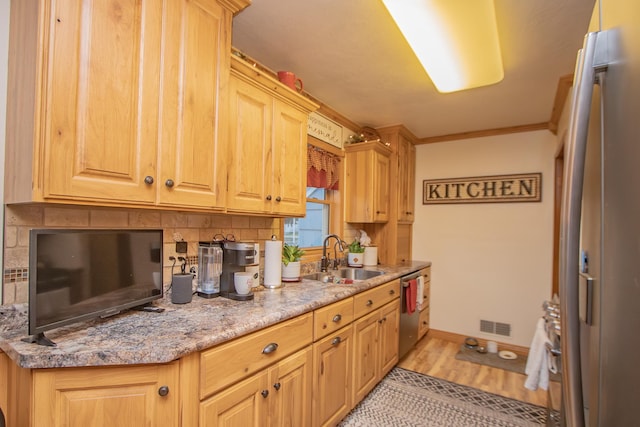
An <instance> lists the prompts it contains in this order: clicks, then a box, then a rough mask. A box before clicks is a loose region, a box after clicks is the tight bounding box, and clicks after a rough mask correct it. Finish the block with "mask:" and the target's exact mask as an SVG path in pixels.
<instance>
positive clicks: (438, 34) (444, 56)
mask: <svg viewBox="0 0 640 427" xmlns="http://www.w3.org/2000/svg"><path fill="white" fill-rule="evenodd" d="M382 3H383V4H384V5H385V7H386V8H387V10H388V11H389V13H390V14H391V17H392V18H393V19H394V21H395V22H396V25H397V26H398V28H399V29H400V32H402V34H403V35H404V38H405V39H406V40H407V42H408V43H409V46H411V49H413V51H414V53H415V54H416V56H417V57H418V60H419V61H420V62H421V63H422V66H423V67H424V69H425V70H426V71H427V74H429V77H431V80H432V81H433V84H434V85H435V86H436V89H438V91H439V92H443V93H447V92H455V91H459V90H464V89H471V88H475V87H479V86H487V85H491V84H494V83H498V82H499V81H501V80H502V78H503V77H504V71H503V69H502V56H501V54H500V43H499V40H498V29H497V25H496V14H495V9H494V5H493V0H382Z"/></svg>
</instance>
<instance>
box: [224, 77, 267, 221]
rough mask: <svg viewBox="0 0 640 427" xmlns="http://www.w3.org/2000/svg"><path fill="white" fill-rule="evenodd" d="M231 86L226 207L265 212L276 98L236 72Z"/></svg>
mask: <svg viewBox="0 0 640 427" xmlns="http://www.w3.org/2000/svg"><path fill="white" fill-rule="evenodd" d="M230 89H231V90H230V96H231V99H230V108H229V114H230V117H229V129H230V130H229V144H228V150H229V164H228V172H227V175H228V182H227V207H228V208H229V209H230V210H233V211H239V212H266V211H267V210H268V209H269V207H268V206H267V202H268V201H267V200H266V198H267V195H268V194H269V193H268V191H270V189H271V177H272V176H273V169H272V167H273V166H272V165H273V162H272V157H273V152H272V147H271V138H272V124H273V99H272V97H271V96H270V95H269V94H268V93H266V92H264V91H262V90H260V89H259V88H257V87H255V86H253V85H251V84H249V83H247V82H246V81H245V80H241V79H240V78H239V77H236V76H234V75H233V74H232V75H231V81H230ZM269 206H270V204H269Z"/></svg>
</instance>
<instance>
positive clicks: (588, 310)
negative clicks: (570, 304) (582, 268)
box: [579, 273, 595, 326]
mask: <svg viewBox="0 0 640 427" xmlns="http://www.w3.org/2000/svg"><path fill="white" fill-rule="evenodd" d="M580 278H581V279H584V287H581V289H580V291H579V292H580V293H582V295H581V297H580V320H582V321H583V322H584V323H586V324H587V325H589V326H591V325H593V282H594V280H595V278H593V277H591V276H589V275H588V274H587V273H580Z"/></svg>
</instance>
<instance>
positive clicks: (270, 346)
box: [262, 342, 278, 354]
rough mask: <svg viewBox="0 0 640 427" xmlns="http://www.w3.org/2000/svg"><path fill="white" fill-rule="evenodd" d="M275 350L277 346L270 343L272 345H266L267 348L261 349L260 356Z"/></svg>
mask: <svg viewBox="0 0 640 427" xmlns="http://www.w3.org/2000/svg"><path fill="white" fill-rule="evenodd" d="M277 349H278V344H276V343H274V342H272V343H269V344H267V346H266V347H265V348H263V349H262V354H269V353H273V352H274V351H276V350H277Z"/></svg>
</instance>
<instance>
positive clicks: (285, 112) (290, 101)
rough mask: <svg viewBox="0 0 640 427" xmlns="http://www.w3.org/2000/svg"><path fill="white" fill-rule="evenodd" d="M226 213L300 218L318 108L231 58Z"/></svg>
mask: <svg viewBox="0 0 640 427" xmlns="http://www.w3.org/2000/svg"><path fill="white" fill-rule="evenodd" d="M231 67H232V68H231V82H230V108H229V112H230V118H229V144H228V146H229V166H228V181H227V190H228V195H227V197H228V200H227V208H228V210H229V211H233V212H248V213H267V214H272V215H277V216H304V215H305V211H306V182H307V144H306V142H307V120H308V117H309V113H310V112H311V111H313V110H315V109H317V108H318V105H317V104H315V103H313V102H311V101H310V100H308V99H307V98H305V97H303V96H301V95H299V94H297V93H295V92H294V91H292V90H291V89H289V88H287V87H286V86H284V85H282V84H281V83H280V82H278V81H276V80H275V79H273V78H272V77H270V76H268V75H267V74H266V73H262V72H261V71H259V70H257V69H256V68H254V67H251V66H250V65H249V64H247V63H246V62H244V61H242V60H240V59H238V58H236V57H235V56H232V60H231Z"/></svg>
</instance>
